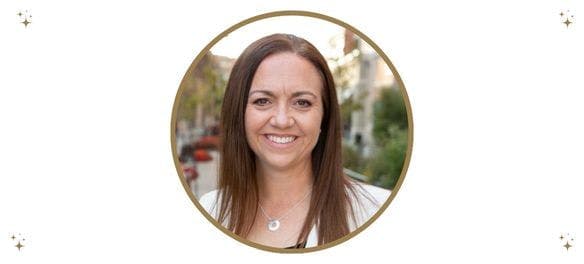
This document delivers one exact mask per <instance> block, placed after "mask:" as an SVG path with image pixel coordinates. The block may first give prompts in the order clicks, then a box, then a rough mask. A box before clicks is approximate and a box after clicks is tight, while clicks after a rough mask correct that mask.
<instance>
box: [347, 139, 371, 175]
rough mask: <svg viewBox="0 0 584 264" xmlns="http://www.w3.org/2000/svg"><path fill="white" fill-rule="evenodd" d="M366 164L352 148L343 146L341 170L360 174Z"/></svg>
mask: <svg viewBox="0 0 584 264" xmlns="http://www.w3.org/2000/svg"><path fill="white" fill-rule="evenodd" d="M367 162H368V161H367V160H366V159H364V158H363V157H362V156H361V155H360V154H359V153H358V152H357V150H356V149H355V147H354V146H351V145H347V144H343V168H347V169H350V170H352V171H355V172H358V173H361V172H363V171H364V170H365V169H366V167H367Z"/></svg>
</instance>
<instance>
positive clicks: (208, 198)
mask: <svg viewBox="0 0 584 264" xmlns="http://www.w3.org/2000/svg"><path fill="white" fill-rule="evenodd" d="M218 195H219V191H218V190H213V191H210V192H208V193H206V194H204V195H203V196H201V198H200V199H199V203H200V204H201V206H203V208H204V209H205V211H207V213H209V214H210V215H212V216H213V217H215V215H216V214H217V203H218V200H219V199H217V196H218Z"/></svg>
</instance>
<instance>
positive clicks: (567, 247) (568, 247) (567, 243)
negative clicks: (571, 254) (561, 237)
mask: <svg viewBox="0 0 584 264" xmlns="http://www.w3.org/2000/svg"><path fill="white" fill-rule="evenodd" d="M564 247H565V248H566V251H568V250H569V249H570V248H571V247H572V245H570V243H569V242H566V244H565V245H564Z"/></svg>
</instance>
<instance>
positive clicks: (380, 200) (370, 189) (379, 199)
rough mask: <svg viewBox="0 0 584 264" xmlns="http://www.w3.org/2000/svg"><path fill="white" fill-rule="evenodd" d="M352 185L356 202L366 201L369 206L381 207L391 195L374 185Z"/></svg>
mask: <svg viewBox="0 0 584 264" xmlns="http://www.w3.org/2000/svg"><path fill="white" fill-rule="evenodd" d="M352 184H353V187H354V189H355V195H356V197H355V198H356V199H358V200H368V201H369V202H370V204H371V206H375V207H381V206H382V205H383V204H384V203H385V201H387V199H388V198H389V195H390V194H391V191H390V190H387V189H383V188H380V187H377V186H375V185H371V184H367V183H362V182H353V183H352Z"/></svg>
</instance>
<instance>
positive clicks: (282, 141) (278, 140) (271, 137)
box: [268, 135, 296, 144]
mask: <svg viewBox="0 0 584 264" xmlns="http://www.w3.org/2000/svg"><path fill="white" fill-rule="evenodd" d="M268 139H269V140H271V141H272V142H275V143H278V144H286V143H290V142H292V141H294V139H296V137H277V136H274V135H268Z"/></svg>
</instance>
